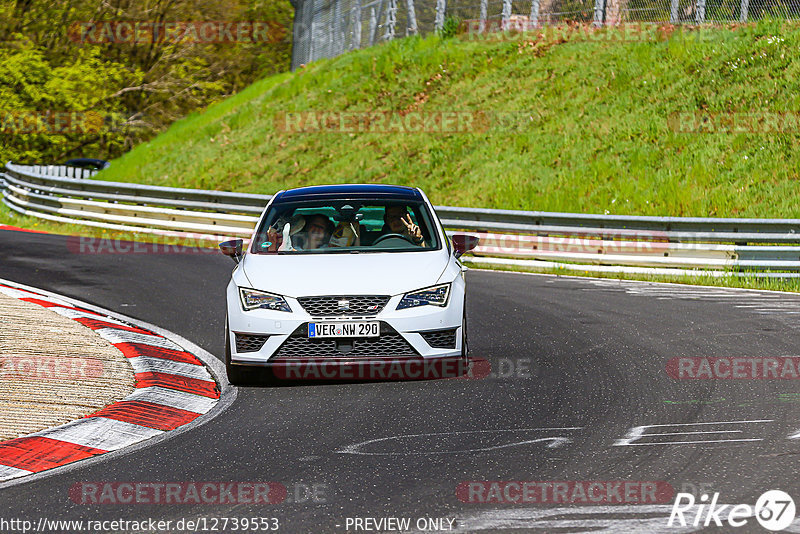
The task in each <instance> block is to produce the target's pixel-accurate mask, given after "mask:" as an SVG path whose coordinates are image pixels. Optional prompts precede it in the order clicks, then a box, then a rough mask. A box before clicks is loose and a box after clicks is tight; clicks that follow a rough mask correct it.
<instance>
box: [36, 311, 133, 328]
mask: <svg viewBox="0 0 800 534" xmlns="http://www.w3.org/2000/svg"><path fill="white" fill-rule="evenodd" d="M51 309H52V311H54V312H56V313H57V314H59V315H63V316H64V317H66V318H68V319H97V320H98V321H105V322H107V323H111V324H118V325H120V326H128V325H126V324H125V323H123V322H121V321H117V320H116V319H112V318H111V317H103V316H100V315H97V314H96V313H89V312H83V311H80V310H73V309H72V308H60V307H58V306H56V307H55V308H51Z"/></svg>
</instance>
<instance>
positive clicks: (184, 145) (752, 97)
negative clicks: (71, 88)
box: [101, 22, 800, 217]
mask: <svg viewBox="0 0 800 534" xmlns="http://www.w3.org/2000/svg"><path fill="white" fill-rule="evenodd" d="M603 31H607V32H612V35H610V37H611V38H609V39H596V40H587V39H585V38H582V36H585V34H583V33H578V34H576V38H575V39H570V40H567V41H566V42H564V40H563V39H560V38H557V37H555V36H553V35H546V36H545V38H544V39H537V38H534V37H531V38H527V39H526V38H523V39H518V40H516V41H514V42H501V43H497V42H495V43H487V42H474V41H469V42H465V41H463V40H461V39H458V38H455V39H447V40H441V39H439V38H437V37H429V38H426V39H419V38H411V39H405V40H400V41H394V42H391V43H387V44H384V45H382V46H379V47H376V48H373V49H368V50H361V51H356V52H353V53H349V54H345V55H344V56H341V57H339V58H335V59H332V60H325V61H320V62H318V63H315V64H312V65H310V66H308V67H306V68H304V69H301V70H298V71H297V72H295V73H292V74H283V75H279V76H275V77H270V78H267V79H264V80H261V81H259V82H257V83H255V84H254V85H252V86H250V87H249V88H248V89H246V90H245V91H243V92H242V93H240V94H238V95H237V96H235V97H233V98H231V99H229V100H227V101H225V102H222V103H220V104H218V105H215V106H212V107H211V108H209V109H208V110H207V111H206V112H205V113H198V114H195V115H192V116H189V117H187V118H185V119H183V120H181V121H178V122H177V123H175V124H174V125H173V126H172V127H171V128H170V129H169V131H167V132H166V133H164V134H162V135H160V136H159V137H157V138H156V139H154V140H153V141H151V142H149V143H145V144H142V145H140V146H138V147H136V148H135V149H134V150H132V151H131V152H129V153H127V154H126V155H125V156H123V157H122V158H120V159H119V160H117V161H114V163H113V165H112V167H111V168H110V169H109V170H108V171H106V172H104V173H102V174H101V177H102V178H103V179H108V180H120V181H132V182H141V183H149V184H159V185H170V186H180V187H193V188H204V189H220V190H233V191H245V192H259V193H271V192H274V191H276V190H279V189H281V188H286V187H296V186H300V185H309V184H320V183H340V182H383V183H396V184H409V185H418V186H421V187H422V188H423V189H424V190H425V191H426V192H427V193H428V196H429V197H430V198H431V200H433V202H434V203H436V204H450V205H462V206H482V207H496V208H509V209H532V210H545V211H568V212H584V213H604V212H606V211H608V212H610V213H618V214H638V215H675V216H717V217H724V216H746V217H800V203H798V202H797V199H798V194H797V182H796V180H797V178H798V175H799V174H800V142H798V129H800V128H798V127H795V128H794V130H795V131H794V132H791V133H774V132H773V133H755V134H753V133H715V134H711V133H696V134H694V133H680V132H676V131H674V128H673V127H672V126H671V124H672V125H674V124H676V123H675V122H672V123H671V122H670V117H673V118H674V116H675V115H674V114H676V113H680V112H689V113H694V112H699V111H700V112H706V113H710V114H715V115H714V116H715V117H716V118H717V119H719V118H721V117H727V116H728V114H731V113H751V112H776V113H783V112H790V113H797V112H798V111H800V76H798V74H800V61H799V60H800V26H797V25H787V24H782V25H781V24H778V23H774V22H762V23H759V24H756V25H749V26H738V27H733V28H703V29H700V30H691V31H690V30H681V29H677V30H675V31H674V32H672V33H671V34H669V37H668V38H666V39H651V40H645V41H637V40H636V36H635V35H634V36H633V38H630V39H629V40H627V41H622V40H620V39H615V38H613V37H614V36H613V32H615V31H616V30H613V29H612V30H603ZM668 31H669V30H668ZM619 35H621V34H618V35H617V37H619ZM650 35H652V34H650ZM304 110H314V111H350V112H353V111H374V110H393V111H396V112H406V111H409V110H415V111H419V112H422V113H426V112H430V113H435V112H439V111H465V112H478V113H486V114H487V116H488V117H490V120H489V129H488V130H487V131H478V132H467V133H453V134H436V133H412V134H409V133H357V134H347V133H344V134H343V133H301V134H291V133H286V132H281V131H277V130H276V121H275V116H276V114H280V113H283V112H297V111H304ZM498 112H505V113H508V114H510V115H505V116H504V120H503V121H502V123H498V122H497V121H495V122H492V119H491V117H493V114H495V113H498ZM509 117H511V118H509ZM509 123H513V127H511V125H510V124H509ZM684 124H685V123H684ZM795 124H796V122H795ZM757 127H759V126H757ZM760 127H769V124H767V125H761V126H760ZM787 127H789V128H791V127H792V126H791V125H787Z"/></svg>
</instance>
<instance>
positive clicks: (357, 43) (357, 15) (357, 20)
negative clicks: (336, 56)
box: [350, 0, 361, 50]
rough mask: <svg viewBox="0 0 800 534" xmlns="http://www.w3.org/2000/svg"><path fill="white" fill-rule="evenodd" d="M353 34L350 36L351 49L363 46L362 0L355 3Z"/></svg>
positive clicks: (356, 0)
mask: <svg viewBox="0 0 800 534" xmlns="http://www.w3.org/2000/svg"><path fill="white" fill-rule="evenodd" d="M352 16H353V34H352V37H351V38H350V50H355V49H356V48H361V0H355V2H354V3H353V14H352Z"/></svg>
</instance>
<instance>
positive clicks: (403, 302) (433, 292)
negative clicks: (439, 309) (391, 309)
mask: <svg viewBox="0 0 800 534" xmlns="http://www.w3.org/2000/svg"><path fill="white" fill-rule="evenodd" d="M448 295H450V284H442V285H439V286H433V287H426V288H425V289H420V290H417V291H412V292H411V293H406V294H405V295H403V298H402V299H400V303H399V304H398V305H397V309H398V310H402V309H405V308H416V307H417V306H444V305H446V304H447V297H448Z"/></svg>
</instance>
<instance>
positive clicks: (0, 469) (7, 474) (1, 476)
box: [0, 465, 33, 482]
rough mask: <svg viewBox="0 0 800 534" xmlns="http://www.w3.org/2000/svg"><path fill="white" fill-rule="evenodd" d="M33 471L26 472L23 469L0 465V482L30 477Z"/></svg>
mask: <svg viewBox="0 0 800 534" xmlns="http://www.w3.org/2000/svg"><path fill="white" fill-rule="evenodd" d="M31 473H33V471H26V470H25V469H18V468H16V467H10V466H8V465H0V482H2V481H4V480H11V479H12V478H17V477H24V476H25V475H30V474H31Z"/></svg>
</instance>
